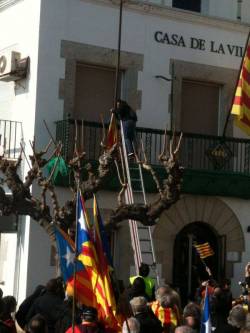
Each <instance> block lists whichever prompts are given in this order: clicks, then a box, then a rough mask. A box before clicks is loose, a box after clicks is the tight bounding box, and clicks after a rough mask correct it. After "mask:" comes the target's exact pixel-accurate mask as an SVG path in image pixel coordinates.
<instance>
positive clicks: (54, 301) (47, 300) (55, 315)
mask: <svg viewBox="0 0 250 333" xmlns="http://www.w3.org/2000/svg"><path fill="white" fill-rule="evenodd" d="M63 300H64V289H63V285H62V281H61V280H60V279H58V278H57V279H51V280H49V281H48V283H47V284H46V291H45V293H44V294H43V295H42V296H39V297H38V298H37V299H36V300H35V302H34V303H33V304H32V306H31V308H30V309H29V311H28V314H27V315H26V318H25V319H26V321H27V322H29V321H30V319H31V318H32V317H34V316H35V315H36V314H40V315H42V316H43V317H44V318H45V320H46V322H47V324H48V332H49V333H54V331H55V324H56V322H57V320H58V319H59V318H60V314H61V312H62V309H63Z"/></svg>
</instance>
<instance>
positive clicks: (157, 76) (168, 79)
mask: <svg viewBox="0 0 250 333" xmlns="http://www.w3.org/2000/svg"><path fill="white" fill-rule="evenodd" d="M155 78H156V79H162V80H165V81H168V82H171V81H173V79H170V78H168V77H166V76H163V75H155Z"/></svg>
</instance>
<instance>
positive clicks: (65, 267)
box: [55, 227, 96, 306]
mask: <svg viewBox="0 0 250 333" xmlns="http://www.w3.org/2000/svg"><path fill="white" fill-rule="evenodd" d="M55 237H56V244H57V252H58V257H59V262H60V268H61V273H62V277H63V280H64V283H65V284H66V292H67V294H68V295H69V296H73V294H74V260H75V244H74V242H73V241H72V239H71V238H70V237H69V236H68V235H67V234H66V233H65V232H64V231H63V230H62V229H60V228H58V227H55ZM75 296H76V299H77V300H78V301H79V302H81V303H83V304H85V305H87V306H93V305H96V297H95V294H94V293H93V290H92V285H91V282H90V281H89V276H88V273H87V271H86V269H85V267H84V266H83V264H82V263H81V262H80V261H77V262H76V279H75Z"/></svg>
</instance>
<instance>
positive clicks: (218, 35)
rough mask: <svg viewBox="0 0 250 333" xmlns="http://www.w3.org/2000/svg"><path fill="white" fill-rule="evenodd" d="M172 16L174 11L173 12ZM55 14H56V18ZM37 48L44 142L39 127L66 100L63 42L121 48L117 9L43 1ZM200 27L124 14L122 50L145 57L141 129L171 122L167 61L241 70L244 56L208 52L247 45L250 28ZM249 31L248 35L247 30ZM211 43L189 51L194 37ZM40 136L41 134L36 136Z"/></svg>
mask: <svg viewBox="0 0 250 333" xmlns="http://www.w3.org/2000/svg"><path fill="white" fill-rule="evenodd" d="M45 8H46V9H45ZM171 12H173V11H171ZM54 13H57V15H56V17H55V16H54ZM41 18H42V19H41V29H40V32H41V38H40V50H39V82H38V95H37V116H36V133H37V135H39V137H40V138H42V140H43V141H44V142H45V141H46V140H47V139H48V138H47V136H46V134H45V132H44V127H43V126H41V124H42V119H44V118H46V119H47V121H48V122H49V123H50V124H51V127H52V126H53V124H52V122H53V121H54V120H56V119H60V118H61V117H62V105H63V104H62V101H60V100H59V98H58V83H59V79H60V78H64V61H63V59H61V58H60V43H61V40H69V41H75V42H79V43H87V44H91V45H98V46H103V47H107V48H114V49H116V47H117V26H118V8H117V7H115V6H107V5H103V4H97V3H95V2H93V3H89V2H84V1H79V0H74V1H72V2H70V3H69V2H68V1H66V0H60V1H59V0H55V1H53V2H51V1H48V0H44V1H43V6H42V16H41ZM208 22H210V21H209V20H208V21H206V20H205V23H204V24H202V23H200V21H199V23H197V24H196V25H194V23H188V22H186V20H183V22H181V21H179V20H177V21H174V20H173V19H167V18H165V17H160V16H157V15H152V14H146V13H144V12H143V11H141V12H139V11H132V10H131V9H129V10H126V9H125V10H124V15H123V31H122V50H125V51H130V52H135V53H139V54H144V68H143V72H141V73H140V75H139V82H138V88H139V89H141V90H142V91H143V94H142V112H138V115H139V125H141V126H145V127H152V128H164V127H165V124H166V122H168V121H169V119H168V113H167V109H168V96H169V94H170V84H168V83H166V82H164V81H161V80H157V79H155V78H154V76H155V75H157V74H161V75H164V76H169V60H170V59H172V58H174V59H179V60H185V61H191V62H196V63H201V64H208V65H214V66H221V67H228V68H236V69H237V68H238V67H239V65H240V58H239V57H235V56H232V55H229V53H228V51H227V52H226V53H227V54H225V55H218V54H216V53H212V52H210V51H209V50H210V48H211V46H210V42H211V41H215V45H216V46H217V47H218V45H219V44H220V43H223V45H224V46H225V47H226V44H236V45H239V46H244V44H245V39H246V35H247V29H246V28H244V27H242V26H238V25H237V24H235V26H233V28H234V29H235V31H232V26H230V29H228V31H226V28H224V29H221V28H220V29H217V28H216V27H213V26H211V22H210V23H208ZM244 29H245V32H244ZM155 31H163V32H168V33H169V34H172V33H176V34H178V35H182V36H183V38H184V40H185V42H186V47H177V46H172V45H167V44H161V43H157V42H156V41H155V40H154V33H155ZM191 37H196V38H201V39H205V40H206V41H207V44H206V50H205V51H198V50H194V49H191V48H190V38H191ZM38 133H39V134H38Z"/></svg>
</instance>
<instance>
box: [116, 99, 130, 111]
mask: <svg viewBox="0 0 250 333" xmlns="http://www.w3.org/2000/svg"><path fill="white" fill-rule="evenodd" d="M127 105H128V104H127V102H126V101H124V100H122V99H120V98H119V99H118V100H117V102H116V107H117V108H118V109H119V108H123V107H125V106H127Z"/></svg>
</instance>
